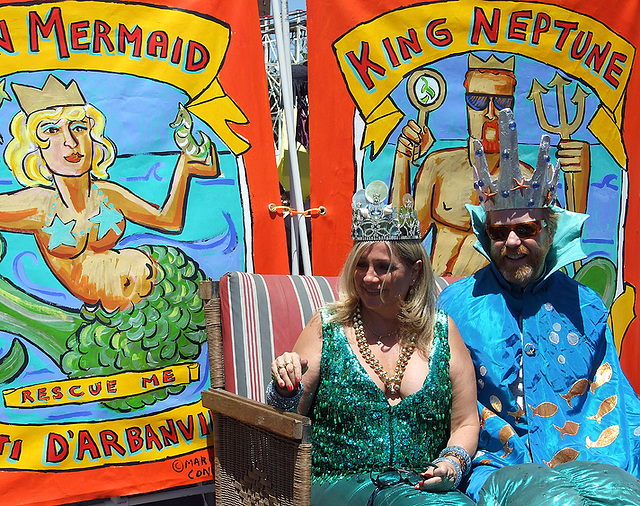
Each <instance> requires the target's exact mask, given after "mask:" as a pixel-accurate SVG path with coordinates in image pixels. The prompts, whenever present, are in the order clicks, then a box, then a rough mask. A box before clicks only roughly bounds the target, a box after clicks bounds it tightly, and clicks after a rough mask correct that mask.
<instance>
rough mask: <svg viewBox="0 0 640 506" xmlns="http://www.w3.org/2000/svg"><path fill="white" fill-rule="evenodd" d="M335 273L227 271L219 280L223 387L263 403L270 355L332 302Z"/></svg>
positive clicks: (291, 341) (285, 346) (284, 346)
mask: <svg viewBox="0 0 640 506" xmlns="http://www.w3.org/2000/svg"><path fill="white" fill-rule="evenodd" d="M337 285H338V278H337V277H320V276H295V275H292V276H286V275H275V274H273V275H260V274H249V273H245V272H230V273H227V274H225V275H224V276H223V277H222V278H220V299H221V312H222V336H223V348H224V372H225V388H226V390H228V391H230V392H235V393H237V394H239V395H242V396H244V397H249V398H251V399H255V400H257V401H260V402H264V397H265V390H266V387H267V385H268V383H269V381H270V380H271V368H270V365H271V362H272V360H273V358H274V357H277V356H278V355H280V354H282V353H284V352H285V351H290V350H291V349H292V348H293V345H294V344H295V342H296V340H297V338H298V335H299V334H300V332H301V331H302V329H303V328H304V326H305V325H306V324H307V322H308V321H309V319H310V318H311V316H312V315H313V314H314V313H315V312H316V311H317V309H318V308H319V307H321V306H322V305H324V303H325V302H330V301H333V300H335V297H336V294H337V292H338V290H337Z"/></svg>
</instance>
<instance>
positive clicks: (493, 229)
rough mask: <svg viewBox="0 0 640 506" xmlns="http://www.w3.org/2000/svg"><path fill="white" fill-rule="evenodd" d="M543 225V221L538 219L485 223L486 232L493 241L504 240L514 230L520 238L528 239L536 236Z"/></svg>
mask: <svg viewBox="0 0 640 506" xmlns="http://www.w3.org/2000/svg"><path fill="white" fill-rule="evenodd" d="M544 226H545V223H544V222H543V221H540V220H536V221H525V222H524V223H516V224H515V225H487V234H488V235H489V237H491V239H492V240H494V241H506V240H507V238H508V237H509V234H510V233H511V232H515V233H516V235H517V236H518V237H519V238H520V239H530V238H531V237H535V236H537V235H538V234H539V233H540V231H541V230H542V227H544Z"/></svg>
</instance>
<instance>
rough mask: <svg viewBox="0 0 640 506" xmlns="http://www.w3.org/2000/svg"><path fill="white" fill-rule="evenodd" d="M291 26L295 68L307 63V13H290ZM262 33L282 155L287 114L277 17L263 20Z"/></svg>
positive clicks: (261, 20)
mask: <svg viewBox="0 0 640 506" xmlns="http://www.w3.org/2000/svg"><path fill="white" fill-rule="evenodd" d="M288 25H289V29H288V31H289V42H290V58H291V65H300V64H302V63H304V62H306V61H307V13H306V11H302V10H296V11H292V12H290V13H289V15H288ZM260 29H261V31H262V48H263V50H264V64H265V68H266V71H267V85H268V87H269V104H270V106H271V121H272V123H273V133H274V140H275V143H276V150H277V151H279V150H280V148H281V145H280V144H281V139H280V132H281V131H282V121H283V118H284V111H283V105H282V104H283V102H282V89H281V86H280V69H279V67H278V49H277V47H276V34H275V25H274V20H273V16H263V17H261V18H260ZM295 105H296V104H294V106H295Z"/></svg>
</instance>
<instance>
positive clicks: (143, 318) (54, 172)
mask: <svg viewBox="0 0 640 506" xmlns="http://www.w3.org/2000/svg"><path fill="white" fill-rule="evenodd" d="M12 88H13V91H14V93H15V96H16V98H17V101H18V104H19V105H20V108H21V109H22V110H21V111H20V112H18V113H17V114H16V115H15V116H14V118H13V120H12V122H11V127H10V128H11V134H12V137H13V138H12V140H11V141H10V142H9V143H8V145H7V148H6V150H5V153H4V157H5V161H6V163H7V165H8V166H9V168H10V169H11V171H12V172H13V174H14V176H15V177H16V179H17V180H18V181H19V182H20V183H21V184H22V185H23V186H25V188H23V189H20V190H17V191H15V192H12V193H5V194H0V230H6V231H14V232H21V233H27V234H32V235H33V236H34V238H35V240H36V243H37V245H38V249H39V250H40V253H41V254H42V257H43V258H44V260H45V261H46V263H47V265H48V266H49V268H50V269H51V271H52V272H53V274H54V275H55V276H56V278H57V279H58V280H59V281H60V282H61V283H62V284H63V285H64V286H65V287H66V288H67V290H69V292H71V293H72V294H73V295H74V296H76V297H77V298H78V299H80V300H81V301H83V302H84V305H83V307H82V308H81V310H80V311H79V312H74V311H59V310H58V308H55V309H56V311H52V307H50V306H48V305H46V304H44V303H42V302H40V301H37V300H36V299H33V298H31V297H30V296H29V295H28V294H26V293H24V292H22V291H20V290H17V289H16V288H15V287H13V286H12V285H11V284H10V283H8V282H7V281H6V280H4V279H2V280H0V281H1V282H2V284H1V285H0V311H2V312H3V313H4V314H5V321H4V324H2V325H0V329H1V330H5V331H8V332H13V333H15V334H18V335H20V336H22V337H24V338H25V339H27V340H29V341H30V342H32V343H33V344H34V345H36V346H38V347H39V348H40V349H42V350H43V351H44V352H45V353H46V354H47V355H48V356H49V357H51V359H52V360H53V361H54V362H55V363H56V364H57V365H58V366H59V367H60V369H61V370H62V371H63V372H64V373H65V374H67V375H68V376H69V377H88V376H94V375H104V374H111V373H117V372H124V371H144V370H150V369H153V368H157V367H164V366H166V365H170V364H174V363H178V362H185V361H192V360H195V359H196V358H197V357H198V355H199V354H200V350H201V348H202V345H203V342H204V341H205V334H204V330H203V329H204V316H203V310H202V303H201V301H200V300H199V299H198V297H197V290H198V283H199V281H200V279H202V278H203V273H202V272H201V271H200V269H199V268H198V266H197V265H196V264H195V263H194V262H193V261H192V260H191V259H189V258H188V257H187V256H186V255H185V254H184V253H182V252H181V251H180V250H178V249H176V248H171V247H166V246H141V247H138V248H122V249H117V248H116V246H117V244H118V242H119V241H120V240H121V238H122V237H123V235H124V233H125V227H126V224H127V222H129V221H131V222H134V223H137V224H139V225H142V226H145V227H148V228H151V229H154V230H159V231H164V232H173V233H177V232H179V231H181V230H182V227H183V224H184V219H185V205H186V199H187V195H188V188H189V179H190V178H191V177H192V176H197V177H206V178H214V177H217V176H219V174H220V172H219V167H218V163H217V158H216V153H215V148H213V146H212V144H211V142H210V140H209V139H208V138H207V137H206V136H204V135H203V134H202V133H201V142H200V143H197V142H196V141H195V139H194V138H193V136H192V135H191V126H192V125H191V121H190V120H191V118H190V115H189V113H188V111H187V110H186V109H185V108H183V107H182V106H181V105H180V112H179V115H178V119H177V120H176V122H174V123H173V124H172V125H171V126H172V127H174V128H176V132H175V135H174V138H175V140H176V143H177V144H178V146H179V147H180V148H181V153H180V155H179V157H178V161H177V163H176V167H175V170H174V173H173V178H172V181H171V184H170V188H169V191H168V195H167V198H166V200H165V201H164V203H163V204H162V205H161V206H158V205H156V204H153V203H150V202H148V201H146V200H144V199H142V198H141V197H139V196H138V195H136V194H134V193H133V192H131V191H129V190H128V189H126V188H124V187H122V186H120V185H118V184H117V183H114V182H111V181H108V180H107V171H108V169H109V167H110V166H111V165H112V164H113V163H114V161H115V158H116V156H115V155H116V148H115V145H114V144H113V143H112V141H111V140H109V138H107V137H106V136H105V132H104V129H105V118H104V115H103V114H102V113H101V112H100V111H99V110H98V109H96V108H95V107H93V106H92V105H90V104H88V103H87V102H86V100H85V99H84V97H83V95H82V93H81V91H80V89H79V87H78V85H77V83H76V82H75V81H71V82H70V83H68V84H67V85H65V84H64V83H62V82H61V81H60V80H59V79H57V78H56V77H55V76H53V75H50V76H49V77H48V78H47V80H46V82H45V84H44V86H43V87H42V88H34V87H31V86H26V85H20V84H16V83H14V84H13V85H12ZM16 296H17V299H18V307H17V308H16V307H14V306H15V304H12V303H11V301H12V300H14V299H16ZM31 313H33V315H32V316H33V318H30V314H31ZM54 313H55V314H58V315H59V317H58V318H52V317H51V315H52V314H54ZM43 315H48V316H47V317H45V318H43ZM2 360H3V364H2V365H3V368H4V370H5V371H7V372H6V373H5V377H4V379H5V380H7V379H11V378H7V377H6V375H7V374H12V377H15V376H16V373H19V372H20V371H21V368H23V367H24V363H25V361H26V357H25V352H24V346H23V345H22V344H21V343H19V342H16V341H14V344H13V346H12V349H11V350H10V351H9V353H8V354H7V355H6V356H5V357H4V358H3V359H2ZM11 369H13V371H12V372H10V371H11ZM0 379H1V378H0ZM183 388H184V387H178V386H176V387H167V388H165V389H162V390H156V391H154V392H150V393H145V394H140V395H137V396H133V397H128V398H126V399H120V400H112V401H108V402H107V403H106V404H107V405H108V406H109V407H111V408H113V409H117V410H121V411H129V410H131V409H138V408H141V407H143V406H144V405H148V404H152V403H154V402H156V401H157V400H160V399H162V398H165V397H167V396H168V395H169V394H172V393H178V392H179V391H181V390H182V389H183Z"/></svg>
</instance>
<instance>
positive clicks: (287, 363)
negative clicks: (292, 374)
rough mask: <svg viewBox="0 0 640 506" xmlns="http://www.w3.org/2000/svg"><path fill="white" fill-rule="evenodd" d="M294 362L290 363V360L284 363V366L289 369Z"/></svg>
mask: <svg viewBox="0 0 640 506" xmlns="http://www.w3.org/2000/svg"><path fill="white" fill-rule="evenodd" d="M292 363H293V362H290V361H289V360H285V361H284V366H285V367H287V366H288V365H289V364H292Z"/></svg>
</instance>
